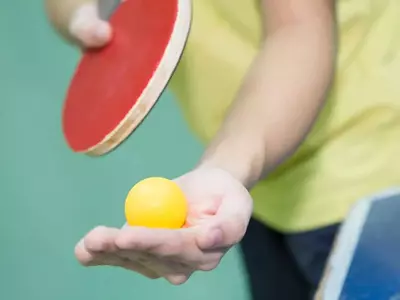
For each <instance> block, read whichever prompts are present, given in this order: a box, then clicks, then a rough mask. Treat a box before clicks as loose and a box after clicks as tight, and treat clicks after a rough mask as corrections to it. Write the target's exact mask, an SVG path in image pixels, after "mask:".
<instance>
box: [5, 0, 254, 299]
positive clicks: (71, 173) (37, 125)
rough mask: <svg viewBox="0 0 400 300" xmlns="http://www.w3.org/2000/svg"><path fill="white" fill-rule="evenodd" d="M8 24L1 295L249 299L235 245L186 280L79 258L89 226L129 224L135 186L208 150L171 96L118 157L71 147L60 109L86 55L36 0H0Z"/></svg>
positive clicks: (175, 172)
mask: <svg viewBox="0 0 400 300" xmlns="http://www.w3.org/2000/svg"><path fill="white" fill-rule="evenodd" d="M0 28H1V29H0V34H1V42H0V101H1V109H0V133H1V135H2V139H1V144H0V179H1V180H0V193H1V194H0V196H1V199H0V238H1V239H0V299H1V300H28V299H33V300H71V299H74V300H83V299H96V300H103V299H107V300H108V299H110V300H111V299H113V300H117V299H143V300H147V299H149V300H152V299H157V298H161V297H162V299H174V300H180V299H182V300H197V299H198V300H204V299H207V300H225V299H227V300H244V299H247V296H246V295H247V292H246V287H245V283H244V279H243V276H242V271H241V269H242V266H241V262H240V260H239V257H238V253H237V251H236V250H233V251H231V252H230V253H229V254H228V255H227V256H226V258H225V260H224V261H223V263H222V265H221V267H220V268H218V269H217V270H216V271H214V272H211V273H199V274H196V275H195V276H194V277H193V278H192V279H191V281H190V282H189V283H187V284H185V285H183V286H180V287H173V286H170V285H169V284H167V283H166V282H165V281H162V280H160V281H150V280H146V279H144V278H141V277H139V276H137V275H136V274H133V273H129V272H126V271H122V270H117V269H111V268H95V269H85V268H83V267H80V266H79V265H78V264H77V262H76V261H75V259H74V256H73V249H74V245H75V243H76V241H78V240H79V238H80V237H81V236H82V235H83V234H84V233H85V232H86V231H87V230H89V229H90V228H91V227H93V226H95V225H98V224H106V225H114V226H118V225H121V224H122V223H123V221H124V219H123V201H124V197H125V194H126V192H127V190H128V189H129V188H130V187H131V185H132V184H134V183H135V182H136V181H137V180H139V179H141V178H144V177H147V176H152V175H160V176H168V177H173V176H176V175H179V174H181V173H182V172H185V171H186V170H188V169H189V168H190V167H191V166H192V165H193V164H194V163H195V162H196V159H197V158H198V157H199V155H200V152H201V147H200V145H199V144H198V143H197V142H196V141H195V140H194V139H193V138H192V137H191V136H190V134H189V132H188V131H187V129H186V127H185V125H184V123H183V120H182V118H181V116H180V114H179V111H178V110H177V107H176V106H175V104H174V102H173V99H172V98H171V96H170V95H168V94H166V95H164V96H163V98H162V99H161V101H160V103H159V105H157V107H156V109H155V110H154V111H153V113H152V114H151V115H150V116H149V118H147V120H146V121H145V123H144V124H143V126H142V127H140V129H139V130H137V131H136V132H135V134H134V135H132V136H131V137H130V138H129V139H128V141H127V142H126V143H124V144H123V146H121V147H120V148H118V150H116V151H115V152H113V153H112V154H111V155H108V156H105V157H102V158H90V157H86V156H82V155H77V154H74V153H72V152H70V151H69V149H68V148H67V147H66V144H65V143H64V140H63V137H62V134H61V129H60V111H61V105H62V99H63V95H64V92H65V89H66V87H67V85H68V81H69V78H70V76H71V73H72V72H73V69H74V66H75V64H76V62H77V59H78V53H76V51H74V50H73V49H71V48H70V47H68V46H66V45H65V44H63V43H62V42H61V41H60V40H59V39H58V38H57V37H56V36H55V34H54V33H53V32H52V31H51V30H50V28H49V27H48V25H47V23H46V20H45V19H44V15H43V11H42V4H41V2H39V1H37V0H29V1H27V0H24V1H23V0H12V1H5V0H0ZM166 154H168V156H166Z"/></svg>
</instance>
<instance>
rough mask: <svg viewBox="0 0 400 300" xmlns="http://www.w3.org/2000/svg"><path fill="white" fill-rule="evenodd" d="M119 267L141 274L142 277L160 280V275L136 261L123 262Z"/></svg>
mask: <svg viewBox="0 0 400 300" xmlns="http://www.w3.org/2000/svg"><path fill="white" fill-rule="evenodd" d="M118 266H119V267H122V268H124V269H127V270H130V271H134V272H136V273H139V274H140V275H143V276H145V277H147V278H150V279H157V278H160V275H158V274H157V273H156V272H154V271H153V270H150V269H149V268H147V267H145V266H144V265H142V264H140V263H138V262H135V261H130V260H123V261H121V263H120V264H119V265H118Z"/></svg>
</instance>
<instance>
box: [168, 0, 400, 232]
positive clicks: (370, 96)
mask: <svg viewBox="0 0 400 300" xmlns="http://www.w3.org/2000/svg"><path fill="white" fill-rule="evenodd" d="M192 3H193V21H192V29H191V33H190V36H189V39H188V43H187V47H186V49H185V51H184V54H183V57H182V60H181V62H180V63H179V66H178V68H177V70H176V73H175V74H174V76H173V78H172V80H171V83H170V88H171V90H172V91H173V93H174V94H175V95H176V97H177V99H178V101H179V103H180V106H181V107H182V110H183V112H184V115H185V117H186V119H187V121H188V123H189V124H190V127H191V128H192V129H193V131H194V132H195V133H196V134H197V136H198V137H199V138H200V139H201V140H202V141H203V142H204V143H207V142H208V141H210V139H212V137H213V136H214V134H215V133H216V131H217V130H218V128H219V127H220V125H221V122H222V121H223V118H224V116H225V113H226V110H227V107H229V105H230V104H231V103H232V100H233V99H234V96H235V93H236V92H237V90H238V88H239V87H240V84H241V82H242V80H243V78H244V76H245V74H246V71H247V70H248V68H249V65H250V63H251V62H252V60H253V59H254V57H255V55H256V53H257V51H258V49H259V42H260V39H261V15H260V13H261V12H260V8H259V4H258V1H257V0H252V1H243V0H193V1H192ZM399 16H400V1H398V0H341V1H339V2H338V23H339V35H340V42H339V43H340V50H339V57H338V65H337V74H336V83H335V86H334V87H333V89H332V92H331V94H330V95H329V99H328V103H327V105H326V107H325V110H324V111H323V112H322V114H321V116H320V118H319V121H318V122H317V124H316V125H315V127H314V129H313V131H312V132H311V134H310V136H309V137H308V139H307V140H306V141H305V142H304V144H303V145H302V146H301V148H300V149H299V150H298V151H297V153H296V154H295V155H294V156H293V157H292V158H291V159H289V160H288V161H287V162H286V163H285V164H283V165H282V166H281V167H280V168H278V169H277V170H276V171H275V172H274V173H272V174H271V175H270V176H269V177H268V178H267V179H265V180H262V181H261V182H259V183H258V185H257V186H256V187H255V188H254V189H253V190H252V195H253V198H254V203H255V211H254V215H255V216H256V217H257V218H258V219H260V220H262V221H263V222H265V223H266V224H269V225H271V226H273V227H275V228H276V229H279V230H282V231H286V232H296V231H302V230H309V229H313V228H316V227H319V226H324V225H328V224H332V223H334V222H338V221H340V220H341V219H342V218H343V217H344V216H345V215H346V213H347V212H348V210H349V208H350V206H351V205H352V204H353V203H354V202H355V201H357V200H359V199H361V198H363V197H365V196H368V195H370V194H373V193H376V192H379V191H380V190H382V189H385V188H388V187H392V186H395V185H400V17H399ZM249 147H251V145H249Z"/></svg>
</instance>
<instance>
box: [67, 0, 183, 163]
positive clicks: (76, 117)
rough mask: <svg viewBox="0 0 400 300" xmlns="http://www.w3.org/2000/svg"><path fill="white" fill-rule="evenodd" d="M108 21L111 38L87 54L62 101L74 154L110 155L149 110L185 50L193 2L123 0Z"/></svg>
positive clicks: (69, 142)
mask: <svg viewBox="0 0 400 300" xmlns="http://www.w3.org/2000/svg"><path fill="white" fill-rule="evenodd" d="M109 1H112V0H109ZM114 2H115V1H114ZM100 4H101V3H100ZM100 8H101V7H100ZM100 13H101V14H102V13H103V14H104V12H102V10H101V9H100ZM109 22H110V24H111V26H112V28H113V34H114V36H113V39H112V41H111V42H110V44H109V45H108V46H106V47H104V48H102V49H100V50H95V51H88V52H86V53H85V54H84V56H83V58H82V60H81V61H80V63H79V65H78V67H77V69H76V71H75V74H74V76H73V79H72V81H71V84H70V86H69V89H68V92H67V96H66V100H65V103H64V108H63V116H62V126H63V132H64V136H65V139H66V141H67V143H68V145H69V146H70V148H71V149H72V150H73V151H74V152H80V153H86V154H90V155H103V154H106V153H108V152H109V151H111V150H113V149H114V148H115V147H117V146H118V145H119V144H121V143H122V142H123V141H124V140H125V138H127V137H128V136H129V134H130V133H131V132H132V131H133V130H134V129H135V128H136V127H137V126H138V125H139V124H140V123H141V121H142V120H143V119H144V118H145V116H146V115H147V114H148V113H149V112H150V110H151V108H152V107H153V105H154V104H155V103H156V101H157V99H158V98H159V97H160V95H161V94H162V92H163V90H164V89H165V87H166V85H167V83H168V81H169V79H170V77H171V76H172V74H173V72H174V69H175V67H176V65H177V63H178V62H179V59H180V56H181V54H182V52H183V49H184V46H185V42H186V39H187V36H188V33H189V27H190V22H191V5H190V0H125V1H124V2H122V3H121V4H119V6H118V7H117V8H116V10H115V11H114V13H113V14H112V16H111V17H110V20H109Z"/></svg>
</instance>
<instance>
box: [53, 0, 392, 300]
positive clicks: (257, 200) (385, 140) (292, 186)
mask: <svg viewBox="0 0 400 300" xmlns="http://www.w3.org/2000/svg"><path fill="white" fill-rule="evenodd" d="M46 1H47V3H46V8H47V13H48V16H49V19H50V21H51V23H52V24H53V25H54V27H55V28H56V29H57V30H58V32H59V33H60V34H61V35H62V36H63V37H64V38H65V39H66V40H69V41H71V42H72V43H74V44H76V45H78V46H80V47H82V48H83V49H85V48H90V47H102V46H103V45H106V44H107V43H108V41H109V40H110V38H111V36H112V28H111V27H110V25H109V24H108V23H107V22H105V21H101V20H100V19H99V18H98V16H97V14H96V3H95V2H94V0H46ZM127 1H129V0H127ZM192 6H193V7H192V9H193V21H192V28H191V31H190V35H189V38H188V42H187V45H186V47H185V50H184V53H183V56H182V59H181V61H180V62H179V65H178V67H177V69H176V72H175V73H174V75H173V78H172V79H171V82H170V84H169V88H170V90H171V91H172V92H173V93H174V95H175V96H176V98H177V101H178V103H179V105H180V107H181V108H182V111H183V114H184V116H185V118H186V120H187V122H188V124H189V126H190V128H191V129H192V130H193V131H194V132H195V133H196V135H197V136H198V137H199V138H200V139H201V140H202V141H203V142H204V144H205V145H206V149H205V151H204V155H203V156H202V157H201V159H200V161H199V163H198V164H197V165H196V167H195V168H193V169H192V170H190V171H188V172H187V173H186V174H183V175H182V176H180V177H179V178H176V182H177V183H178V184H179V185H180V187H181V188H182V189H183V191H184V192H185V194H186V196H187V197H188V201H189V206H190V211H189V215H188V219H187V223H188V224H190V226H189V227H188V228H183V229H180V230H164V229H147V228H132V227H129V226H124V227H122V228H120V229H118V228H109V227H105V226H100V227H96V228H94V229H93V230H92V231H90V232H89V233H88V234H87V235H86V236H85V237H84V238H83V239H82V240H81V241H80V242H79V243H78V244H77V246H76V249H75V251H76V256H77V259H78V260H79V261H80V262H81V264H83V265H84V266H99V265H111V266H117V267H122V268H125V269H128V270H132V271H134V272H137V273H140V274H142V275H144V276H147V277H149V278H159V277H162V278H165V279H166V280H168V281H169V282H171V283H172V284H182V283H184V282H185V281H187V280H188V279H189V277H190V276H191V274H192V273H193V272H196V271H208V270H212V269H214V268H216V267H217V266H218V264H219V262H220V260H221V259H222V257H223V255H224V254H225V253H226V252H227V251H228V250H229V249H230V248H231V247H232V246H234V245H236V244H240V249H241V252H242V254H243V259H244V262H245V265H246V267H247V271H248V278H249V284H250V288H251V293H252V297H253V300H263V299H289V300H296V299H309V297H310V296H312V295H313V294H314V293H315V290H316V289H317V287H318V284H319V282H320V280H321V276H322V274H323V269H324V265H325V262H326V259H327V257H328V255H329V252H330V251H331V248H332V243H333V240H334V237H335V234H336V232H337V229H338V226H340V223H341V222H342V220H343V219H344V218H345V217H346V214H347V213H348V211H349V209H350V208H351V206H352V204H353V203H354V202H356V201H358V200H360V199H362V198H363V197H366V196H368V195H371V194H374V193H377V192H380V191H381V190H385V189H386V188H388V187H392V186H396V185H399V184H400V156H399V153H400V143H399V142H398V137H399V136H400V101H399V100H398V97H400V85H399V84H398V77H399V74H400V56H399V54H400V32H399V28H400V27H399V22H398V20H399V19H398V16H399V15H400V5H398V3H397V2H396V1H390V0H352V1H348V0H337V1H334V0H314V1H307V0H298V1H291V0H260V1H257V0H253V1H251V0H250V1H240V0H229V1H227V0H193V1H192Z"/></svg>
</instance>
